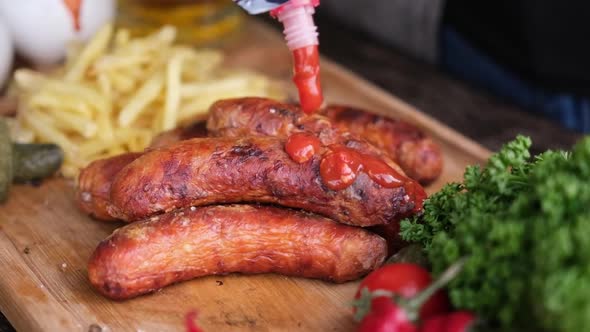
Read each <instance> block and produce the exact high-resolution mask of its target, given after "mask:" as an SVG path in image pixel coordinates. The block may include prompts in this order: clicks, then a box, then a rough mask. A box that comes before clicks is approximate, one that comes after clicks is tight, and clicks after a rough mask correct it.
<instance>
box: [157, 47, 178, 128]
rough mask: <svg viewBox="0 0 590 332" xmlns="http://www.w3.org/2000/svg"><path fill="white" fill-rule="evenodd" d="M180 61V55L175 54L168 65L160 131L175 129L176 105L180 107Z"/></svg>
mask: <svg viewBox="0 0 590 332" xmlns="http://www.w3.org/2000/svg"><path fill="white" fill-rule="evenodd" d="M182 61H183V56H182V54H176V55H175V56H174V57H173V58H172V59H171V60H170V62H169V63H168V68H167V71H166V101H165V104H164V116H163V119H162V130H170V129H173V128H174V127H176V121H177V113H178V105H180V85H181V82H180V79H181V78H180V73H181V71H182Z"/></svg>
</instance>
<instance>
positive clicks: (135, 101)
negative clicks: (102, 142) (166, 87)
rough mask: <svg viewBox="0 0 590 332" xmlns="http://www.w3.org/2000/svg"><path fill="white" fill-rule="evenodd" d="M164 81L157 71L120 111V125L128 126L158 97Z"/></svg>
mask: <svg viewBox="0 0 590 332" xmlns="http://www.w3.org/2000/svg"><path fill="white" fill-rule="evenodd" d="M163 83H164V80H163V79H162V74H161V73H156V74H154V75H153V76H152V77H151V78H150V79H149V80H147V81H146V82H145V83H144V84H143V85H142V86H141V88H139V90H138V91H137V93H136V94H135V95H134V96H133V97H132V98H131V99H130V100H129V102H128V103H127V105H125V107H123V109H122V110H121V113H119V120H118V121H119V126H121V127H128V126H129V125H130V124H131V122H133V120H135V119H136V118H137V116H139V114H140V113H141V111H143V110H144V109H145V107H146V106H147V105H148V104H149V103H150V102H152V101H153V100H154V99H156V98H157V97H158V94H159V93H160V90H161V89H162V85H163Z"/></svg>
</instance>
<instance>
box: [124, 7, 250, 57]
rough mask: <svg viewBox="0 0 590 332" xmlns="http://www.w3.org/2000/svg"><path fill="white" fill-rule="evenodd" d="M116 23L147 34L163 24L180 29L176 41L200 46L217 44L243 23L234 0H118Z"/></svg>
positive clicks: (132, 31) (135, 31)
mask: <svg viewBox="0 0 590 332" xmlns="http://www.w3.org/2000/svg"><path fill="white" fill-rule="evenodd" d="M118 6H119V8H118V17H117V24H118V26H120V27H123V28H128V29H129V30H130V31H131V33H132V34H133V35H145V34H147V33H150V32H152V31H153V30H155V29H158V28H160V27H161V26H162V25H166V24H169V25H173V26H175V27H176V28H177V30H178V31H177V40H178V41H179V42H181V43H189V44H192V45H198V46H212V45H215V44H218V43H220V42H222V41H224V40H225V39H227V38H228V37H230V36H231V35H232V34H233V33H234V32H236V31H237V30H238V28H239V26H240V24H241V22H242V19H243V17H242V12H241V10H240V8H239V7H238V6H236V5H235V4H234V3H233V1H232V0H119V1H118Z"/></svg>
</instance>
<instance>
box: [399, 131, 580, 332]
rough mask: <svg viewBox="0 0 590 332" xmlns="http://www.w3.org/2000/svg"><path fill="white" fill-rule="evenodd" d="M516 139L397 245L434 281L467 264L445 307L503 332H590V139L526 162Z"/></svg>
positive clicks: (526, 142) (412, 223) (428, 207)
mask: <svg viewBox="0 0 590 332" xmlns="http://www.w3.org/2000/svg"><path fill="white" fill-rule="evenodd" d="M530 146H531V140H530V139H529V138H526V137H523V136H519V137H517V138H516V139H515V140H514V141H512V142H510V143H508V144H506V145H505V146H503V148H502V149H501V150H500V151H499V152H498V153H497V154H495V155H493V156H492V157H490V159H489V160H488V163H487V164H486V166H485V167H483V168H480V167H477V166H471V167H468V168H467V169H466V170H465V174H464V179H463V183H462V184H457V183H452V184H449V185H447V186H445V187H444V188H443V189H442V190H441V191H439V192H438V193H436V194H434V195H432V196H431V197H430V198H429V199H428V200H427V201H426V202H425V205H424V214H423V215H422V216H420V217H414V218H411V219H407V220H404V221H402V223H401V236H402V238H404V239H405V240H407V241H411V242H418V243H420V244H422V245H423V247H424V249H425V251H426V254H427V255H428V257H429V260H430V262H431V263H432V268H433V271H434V273H435V274H438V273H440V272H442V271H443V270H444V269H445V268H446V267H447V266H449V265H450V264H452V263H453V262H454V261H456V260H457V259H458V258H459V257H463V256H469V260H468V261H467V263H466V265H465V267H464V270H463V272H462V273H461V274H460V275H459V277H458V278H457V279H456V280H454V281H453V282H452V283H451V284H450V285H449V295H450V297H451V301H452V302H453V304H454V305H455V306H456V307H458V308H464V309H471V310H474V311H476V312H477V313H478V314H479V315H480V316H482V317H484V318H486V319H487V320H489V321H491V322H493V323H495V324H496V325H497V326H498V327H500V328H502V329H503V330H509V329H515V330H519V331H522V330H530V331H539V330H548V331H552V330H555V331H583V330H584V329H585V328H586V327H587V326H590V137H588V138H585V139H583V140H582V141H580V142H579V143H578V144H577V145H576V146H575V147H574V148H573V149H572V151H571V152H563V151H548V152H545V153H543V154H541V155H538V156H535V157H534V158H532V159H531V155H530V153H529V148H530Z"/></svg>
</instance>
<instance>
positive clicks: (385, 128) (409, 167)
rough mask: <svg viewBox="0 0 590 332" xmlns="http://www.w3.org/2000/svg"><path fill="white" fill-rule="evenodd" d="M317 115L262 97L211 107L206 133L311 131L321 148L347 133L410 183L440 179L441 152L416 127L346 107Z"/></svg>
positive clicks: (277, 134) (286, 132) (232, 100)
mask: <svg viewBox="0 0 590 332" xmlns="http://www.w3.org/2000/svg"><path fill="white" fill-rule="evenodd" d="M321 113H322V114H313V115H309V116H308V115H305V114H304V113H303V112H302V111H301V110H300V109H299V107H297V106H295V105H290V104H285V103H281V102H278V101H274V100H271V99H265V98H237V99H227V100H221V101H218V102H216V103H215V104H213V105H212V106H211V108H210V115H209V118H208V120H207V129H208V130H209V131H210V133H211V134H212V135H216V136H234V137H236V136H244V135H266V136H288V135H290V134H292V133H293V132H297V131H310V132H313V133H314V134H316V135H318V136H319V138H320V140H321V141H322V143H324V144H326V145H327V144H334V143H342V139H343V137H344V138H347V137H349V136H348V135H343V133H351V134H353V135H355V136H357V137H361V138H363V139H365V140H367V141H368V142H369V143H371V144H373V145H375V146H377V147H378V148H379V149H377V151H375V149H374V148H372V147H371V146H370V145H368V144H362V146H360V147H359V149H362V150H370V151H371V152H372V153H373V154H378V155H380V154H381V153H382V152H381V150H383V151H384V152H386V153H387V155H388V156H389V157H390V158H392V159H393V161H394V162H396V163H398V164H399V165H400V166H401V169H403V171H404V172H405V173H406V174H408V176H410V177H411V178H414V179H416V180H418V181H420V182H422V183H428V182H430V181H432V180H434V179H436V178H437V177H438V176H439V175H440V173H441V171H442V155H441V152H440V149H439V148H438V146H437V145H436V144H435V143H434V142H432V141H431V140H430V139H429V138H427V137H426V136H425V135H424V133H422V132H421V131H420V130H419V129H418V128H416V127H414V126H412V125H410V124H408V123H406V122H402V121H397V120H392V119H388V118H384V117H381V116H377V115H373V114H370V113H368V112H364V111H360V110H356V109H351V108H344V107H337V106H333V107H330V108H328V109H327V110H324V111H322V112H321ZM366 152H369V151H366ZM390 166H392V167H393V165H390Z"/></svg>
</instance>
